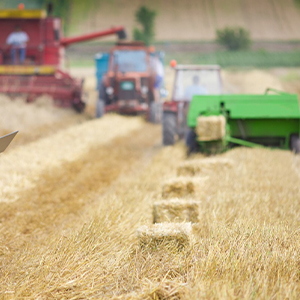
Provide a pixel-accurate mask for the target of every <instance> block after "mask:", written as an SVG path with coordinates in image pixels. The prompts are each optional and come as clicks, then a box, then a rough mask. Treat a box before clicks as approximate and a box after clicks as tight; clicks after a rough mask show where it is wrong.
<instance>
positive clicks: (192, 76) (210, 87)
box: [172, 65, 223, 102]
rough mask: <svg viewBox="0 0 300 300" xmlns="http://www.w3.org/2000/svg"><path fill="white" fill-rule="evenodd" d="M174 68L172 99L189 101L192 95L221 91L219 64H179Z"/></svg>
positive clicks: (217, 93) (213, 93) (219, 92)
mask: <svg viewBox="0 0 300 300" xmlns="http://www.w3.org/2000/svg"><path fill="white" fill-rule="evenodd" d="M175 70H176V75H175V82H174V86H173V93H172V100H173V101H181V102H190V101H191V100H192V97H193V95H199V94H204V95H219V94H222V93H223V85H222V79H221V74H220V67H219V66H197V65H192V66H189V65H181V66H178V67H176V69H175Z"/></svg>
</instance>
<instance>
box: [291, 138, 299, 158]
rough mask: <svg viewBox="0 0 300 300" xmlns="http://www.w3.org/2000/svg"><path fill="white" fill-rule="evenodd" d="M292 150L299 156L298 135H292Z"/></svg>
mask: <svg viewBox="0 0 300 300" xmlns="http://www.w3.org/2000/svg"><path fill="white" fill-rule="evenodd" d="M290 146H291V150H292V151H293V152H294V153H296V154H299V153H300V138H299V136H298V135H297V134H292V135H291V143H290Z"/></svg>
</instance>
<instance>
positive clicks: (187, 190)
mask: <svg viewBox="0 0 300 300" xmlns="http://www.w3.org/2000/svg"><path fill="white" fill-rule="evenodd" d="M206 179H207V177H203V178H193V177H177V178H173V179H170V180H168V181H166V182H165V183H164V184H163V188H162V197H163V198H183V197H190V196H195V195H196V194H198V193H199V192H200V191H201V189H203V188H204V183H205V181H206Z"/></svg>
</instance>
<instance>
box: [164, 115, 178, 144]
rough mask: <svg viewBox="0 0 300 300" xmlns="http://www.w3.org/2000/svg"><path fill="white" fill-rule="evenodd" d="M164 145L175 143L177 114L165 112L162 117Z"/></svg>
mask: <svg viewBox="0 0 300 300" xmlns="http://www.w3.org/2000/svg"><path fill="white" fill-rule="evenodd" d="M162 131H163V132H162V135H163V145H164V146H168V145H174V144H175V135H176V114H175V113H172V112H164V113H163V118H162Z"/></svg>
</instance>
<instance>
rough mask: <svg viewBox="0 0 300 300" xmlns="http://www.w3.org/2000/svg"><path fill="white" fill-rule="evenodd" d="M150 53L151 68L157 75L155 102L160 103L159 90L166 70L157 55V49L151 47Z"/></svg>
mask: <svg viewBox="0 0 300 300" xmlns="http://www.w3.org/2000/svg"><path fill="white" fill-rule="evenodd" d="M149 51H150V54H151V56H150V59H151V66H152V69H153V71H154V74H155V82H154V98H155V101H157V102H158V101H159V98H160V96H159V89H160V88H161V84H162V82H163V79H164V76H165V70H164V66H163V64H162V62H161V61H160V59H159V57H158V56H157V54H156V53H155V48H154V47H153V46H150V47H149Z"/></svg>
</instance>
